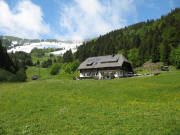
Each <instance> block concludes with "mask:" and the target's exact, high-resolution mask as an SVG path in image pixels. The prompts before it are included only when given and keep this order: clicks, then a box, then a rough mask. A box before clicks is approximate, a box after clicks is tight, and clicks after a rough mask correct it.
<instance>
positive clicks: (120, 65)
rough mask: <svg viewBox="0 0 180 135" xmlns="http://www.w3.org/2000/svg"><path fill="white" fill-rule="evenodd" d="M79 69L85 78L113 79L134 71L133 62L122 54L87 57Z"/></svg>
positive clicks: (81, 76) (81, 75)
mask: <svg viewBox="0 0 180 135" xmlns="http://www.w3.org/2000/svg"><path fill="white" fill-rule="evenodd" d="M78 69H79V70H80V78H84V79H86V78H95V79H111V78H116V77H124V76H127V75H128V73H129V72H133V70H132V67H131V64H130V63H129V62H128V60H127V59H126V58H125V57H124V56H123V55H122V54H117V55H108V56H98V57H90V58H87V59H86V60H85V61H84V62H82V63H81V64H80V66H79V67H78Z"/></svg>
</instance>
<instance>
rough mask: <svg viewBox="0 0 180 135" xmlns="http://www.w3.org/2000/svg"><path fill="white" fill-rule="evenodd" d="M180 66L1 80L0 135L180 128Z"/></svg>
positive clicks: (141, 134) (138, 134) (136, 134)
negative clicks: (129, 73) (148, 72)
mask: <svg viewBox="0 0 180 135" xmlns="http://www.w3.org/2000/svg"><path fill="white" fill-rule="evenodd" d="M179 82H180V71H176V72H169V73H164V74H161V75H159V76H154V77H144V78H125V79H118V80H103V81H97V80H82V81H73V80H61V79H59V80H58V79H55V78H53V79H44V80H43V79H42V80H37V81H28V82H26V83H0V134H13V135H15V134H32V135H34V134H43V135H45V134H64V135H68V134H83V135H85V134H92V135H101V134H112V135H116V134H122V135H124V134H126V135H145V134H146V135H152V134H153V135H154V134H155V135H178V134H179V133H180V83H179Z"/></svg>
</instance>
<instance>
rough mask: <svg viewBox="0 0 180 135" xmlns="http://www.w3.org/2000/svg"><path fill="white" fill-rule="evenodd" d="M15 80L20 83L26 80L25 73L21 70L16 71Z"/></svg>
mask: <svg viewBox="0 0 180 135" xmlns="http://www.w3.org/2000/svg"><path fill="white" fill-rule="evenodd" d="M16 78H17V81H21V82H24V81H25V80H26V79H27V76H26V72H25V70H24V69H23V68H21V69H20V70H18V72H17V73H16Z"/></svg>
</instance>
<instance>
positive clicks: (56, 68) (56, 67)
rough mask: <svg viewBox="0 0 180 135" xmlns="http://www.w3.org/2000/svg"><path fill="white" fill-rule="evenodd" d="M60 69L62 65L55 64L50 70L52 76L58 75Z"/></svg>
mask: <svg viewBox="0 0 180 135" xmlns="http://www.w3.org/2000/svg"><path fill="white" fill-rule="evenodd" d="M60 68H61V65H60V64H58V63H55V64H53V65H52V66H51V69H50V74H51V75H57V74H58V73H59V70H60Z"/></svg>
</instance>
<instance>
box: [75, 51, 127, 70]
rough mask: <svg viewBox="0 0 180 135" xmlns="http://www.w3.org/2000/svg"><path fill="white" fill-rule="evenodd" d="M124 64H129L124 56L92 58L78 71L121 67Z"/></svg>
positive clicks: (82, 64)
mask: <svg viewBox="0 0 180 135" xmlns="http://www.w3.org/2000/svg"><path fill="white" fill-rule="evenodd" d="M124 62H127V63H129V62H128V60H127V59H126V58H125V57H124V56H123V55H122V54H117V55H114V56H113V55H108V56H99V57H90V58H87V59H86V60H85V61H84V62H83V63H81V64H80V66H79V67H78V69H92V68H104V67H121V66H122V64H123V63H124Z"/></svg>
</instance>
